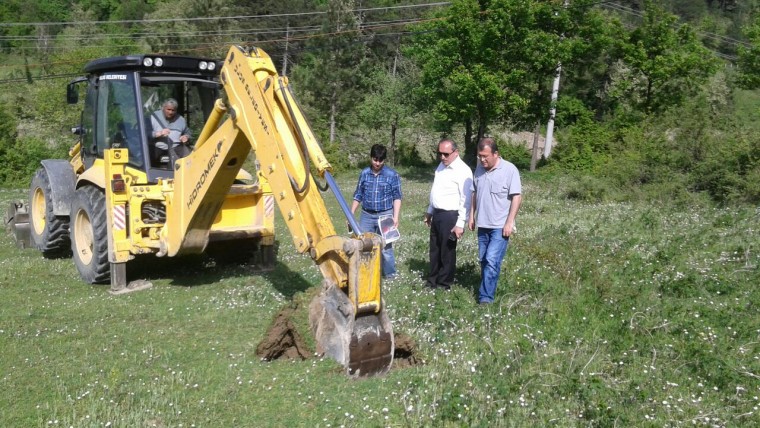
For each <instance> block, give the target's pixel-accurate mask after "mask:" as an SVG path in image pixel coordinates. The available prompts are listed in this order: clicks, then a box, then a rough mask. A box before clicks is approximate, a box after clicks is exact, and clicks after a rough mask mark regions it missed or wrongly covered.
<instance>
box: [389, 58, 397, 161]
mask: <svg viewBox="0 0 760 428" xmlns="http://www.w3.org/2000/svg"><path fill="white" fill-rule="evenodd" d="M398 47H399V45H398V44H397V45H396V54H395V55H394V56H393V70H392V71H391V76H393V80H394V82H393V83H394V85H395V84H396V82H395V80H396V65H397V64H398V54H399V51H398ZM397 130H398V114H395V115H393V121H392V122H391V147H390V150H389V151H390V154H391V165H392V166H396V158H397V156H396V131H397Z"/></svg>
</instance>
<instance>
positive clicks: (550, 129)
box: [544, 0, 570, 159]
mask: <svg viewBox="0 0 760 428" xmlns="http://www.w3.org/2000/svg"><path fill="white" fill-rule="evenodd" d="M569 4H570V0H565V9H567V6H568V5H569ZM562 37H563V38H564V35H563V36H562ZM561 74H562V63H559V64H557V74H556V75H555V76H554V83H553V84H552V96H551V104H550V106H551V107H550V108H549V122H548V123H547V124H546V141H545V142H544V159H549V156H550V155H551V154H552V143H553V142H554V118H555V117H556V115H557V96H558V95H559V78H560V75H561Z"/></svg>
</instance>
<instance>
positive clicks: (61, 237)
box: [29, 168, 70, 258]
mask: <svg viewBox="0 0 760 428" xmlns="http://www.w3.org/2000/svg"><path fill="white" fill-rule="evenodd" d="M29 222H30V223H31V227H30V235H31V238H32V239H31V240H32V244H33V245H34V247H36V248H37V249H38V250H40V251H41V252H42V255H43V256H44V257H46V258H57V257H62V256H67V255H68V251H69V248H70V244H69V218H68V217H66V216H57V215H55V213H54V212H53V195H52V190H51V187H50V178H49V176H48V173H47V170H46V169H45V168H40V169H38V170H37V172H36V173H35V174H34V178H33V179H32V184H31V185H30V186H29Z"/></svg>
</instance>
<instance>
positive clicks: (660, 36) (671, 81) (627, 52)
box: [607, 0, 717, 113]
mask: <svg viewBox="0 0 760 428" xmlns="http://www.w3.org/2000/svg"><path fill="white" fill-rule="evenodd" d="M621 49H622V54H621V56H620V62H618V63H617V67H616V69H615V71H616V72H615V74H613V76H612V82H611V83H610V85H609V88H608V89H607V95H608V96H609V97H611V98H613V99H616V100H617V101H618V102H620V103H622V106H623V107H624V108H633V109H634V110H637V111H644V112H647V113H649V112H661V111H664V110H666V109H667V108H669V107H671V106H674V105H678V104H680V103H681V102H683V101H684V100H686V99H688V97H689V96H691V95H693V94H695V93H697V92H698V90H699V88H700V87H701V85H702V84H703V83H705V82H706V80H707V78H708V77H709V76H710V75H711V74H712V73H713V72H714V71H715V70H716V67H717V61H716V60H715V59H713V58H712V57H711V56H710V55H709V54H708V52H707V50H706V49H705V47H704V46H703V45H702V44H701V43H700V42H699V40H698V39H697V37H696V34H695V32H694V30H693V29H692V28H691V27H690V26H689V25H688V24H681V25H678V18H677V17H676V16H674V15H671V14H668V13H666V12H665V11H664V10H663V9H662V8H661V7H660V6H658V5H656V4H655V3H654V2H652V1H650V0H647V1H645V14H644V17H643V23H642V24H641V25H640V26H638V27H637V28H635V29H634V30H633V31H632V32H631V33H630V35H629V37H628V40H627V41H626V42H625V43H624V44H623V45H622V48H621Z"/></svg>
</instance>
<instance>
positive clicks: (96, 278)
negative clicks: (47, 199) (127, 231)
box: [70, 186, 111, 284]
mask: <svg viewBox="0 0 760 428" xmlns="http://www.w3.org/2000/svg"><path fill="white" fill-rule="evenodd" d="M70 221H71V251H72V253H73V255H74V264H75V265H76V267H77V270H78V271H79V275H80V276H81V277H82V279H83V280H85V281H86V282H88V283H90V284H98V283H106V282H108V280H109V279H110V274H111V265H110V263H109V262H108V225H107V218H106V197H105V195H104V194H103V192H102V191H101V190H100V189H97V188H95V187H92V186H85V187H82V188H80V189H78V190H77V191H76V193H74V200H73V202H72V203H71V219H70Z"/></svg>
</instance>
